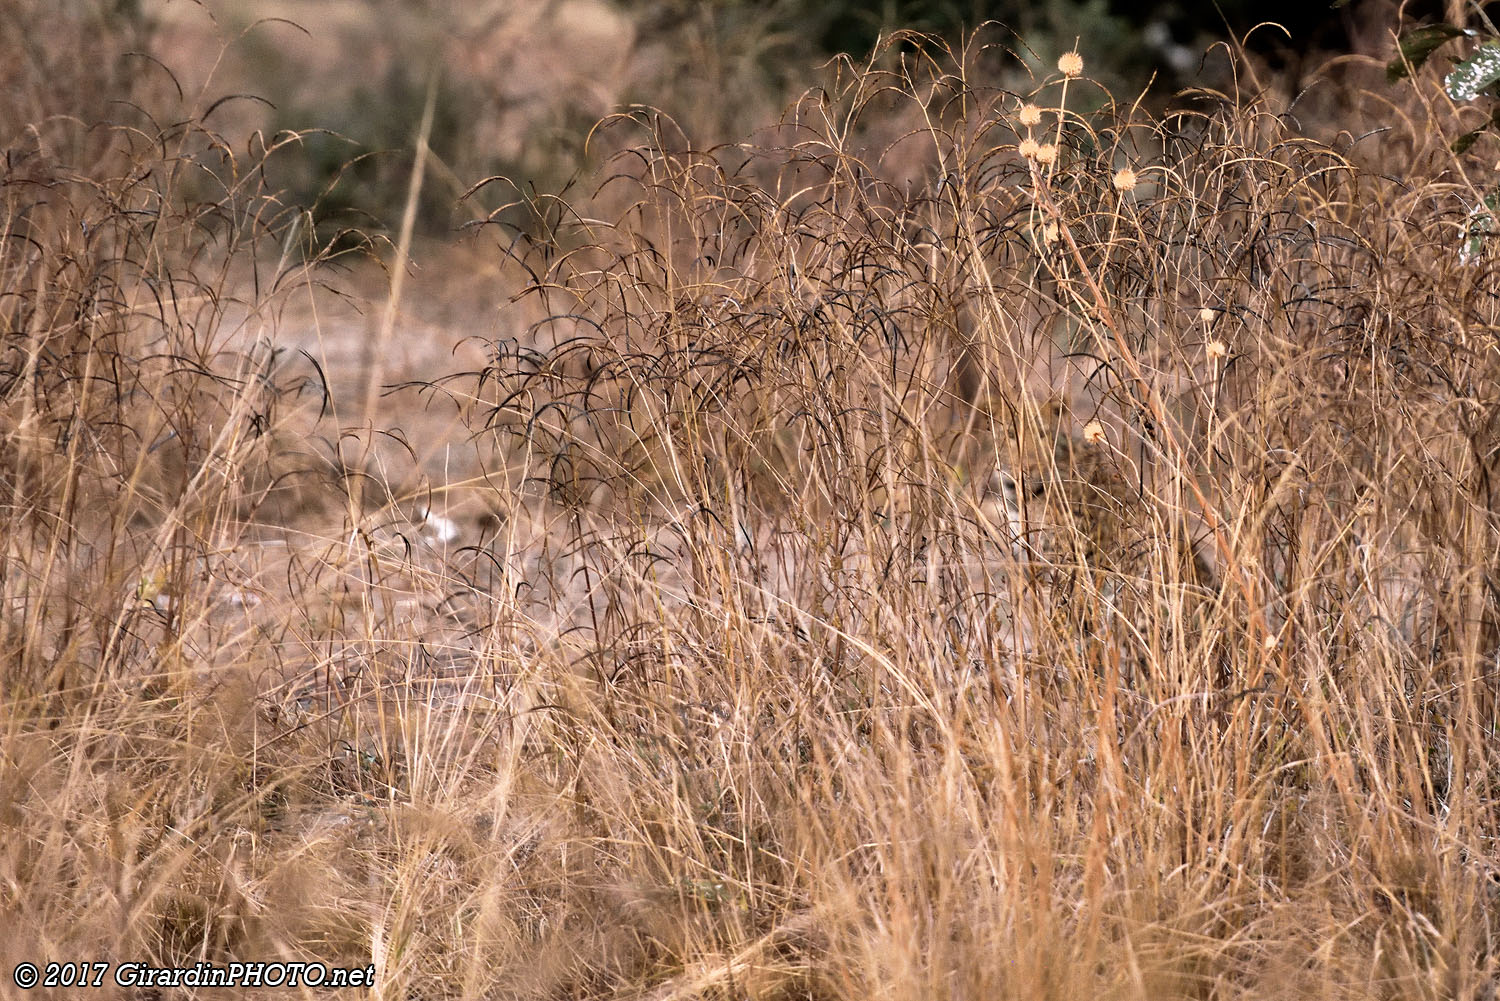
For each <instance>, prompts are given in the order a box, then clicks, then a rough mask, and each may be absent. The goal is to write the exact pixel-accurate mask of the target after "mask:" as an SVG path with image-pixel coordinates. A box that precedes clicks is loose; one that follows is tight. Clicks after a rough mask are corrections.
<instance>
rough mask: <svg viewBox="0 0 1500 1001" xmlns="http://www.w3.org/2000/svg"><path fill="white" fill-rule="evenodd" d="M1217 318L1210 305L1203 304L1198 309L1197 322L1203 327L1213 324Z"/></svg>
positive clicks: (1217, 315)
mask: <svg viewBox="0 0 1500 1001" xmlns="http://www.w3.org/2000/svg"><path fill="white" fill-rule="evenodd" d="M1218 318H1219V314H1218V313H1217V312H1215V310H1214V308H1213V307H1212V306H1204V307H1203V308H1202V309H1200V310H1198V322H1199V323H1201V324H1203V325H1204V326H1205V327H1211V326H1213V322H1214V321H1215V320H1217V319H1218Z"/></svg>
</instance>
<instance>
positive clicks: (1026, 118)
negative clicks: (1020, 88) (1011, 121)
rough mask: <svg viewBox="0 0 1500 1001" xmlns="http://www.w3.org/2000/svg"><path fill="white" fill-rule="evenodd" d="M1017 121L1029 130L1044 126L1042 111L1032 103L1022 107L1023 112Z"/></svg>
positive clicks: (1019, 114) (1018, 114) (1021, 111)
mask: <svg viewBox="0 0 1500 1001" xmlns="http://www.w3.org/2000/svg"><path fill="white" fill-rule="evenodd" d="M1016 120H1017V121H1018V122H1020V123H1021V124H1022V125H1024V126H1026V127H1027V128H1028V129H1029V128H1032V127H1033V126H1036V125H1040V124H1042V109H1041V108H1038V107H1037V106H1036V105H1034V104H1032V103H1030V102H1029V101H1028V102H1027V103H1026V104H1023V105H1021V110H1020V112H1019V113H1017V115H1016Z"/></svg>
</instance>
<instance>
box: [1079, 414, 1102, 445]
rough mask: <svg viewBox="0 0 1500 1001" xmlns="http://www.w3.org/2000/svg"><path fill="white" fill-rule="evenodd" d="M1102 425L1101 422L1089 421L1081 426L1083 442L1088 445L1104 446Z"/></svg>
mask: <svg viewBox="0 0 1500 1001" xmlns="http://www.w3.org/2000/svg"><path fill="white" fill-rule="evenodd" d="M1104 438H1105V435H1104V424H1103V422H1101V421H1097V420H1094V421H1089V422H1088V423H1087V424H1085V425H1084V426H1083V440H1084V441H1086V442H1088V443H1089V444H1090V445H1102V444H1104Z"/></svg>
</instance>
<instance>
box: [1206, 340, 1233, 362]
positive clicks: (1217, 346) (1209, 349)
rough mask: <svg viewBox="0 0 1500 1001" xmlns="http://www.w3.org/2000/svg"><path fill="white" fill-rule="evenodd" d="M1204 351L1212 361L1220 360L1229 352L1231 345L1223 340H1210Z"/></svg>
mask: <svg viewBox="0 0 1500 1001" xmlns="http://www.w3.org/2000/svg"><path fill="white" fill-rule="evenodd" d="M1203 353H1204V354H1206V355H1208V358H1209V360H1210V361H1218V360H1219V359H1220V358H1223V357H1224V356H1225V355H1227V354H1228V353H1229V345H1227V344H1225V343H1224V342H1223V341H1209V342H1208V343H1207V344H1206V345H1204V347H1203Z"/></svg>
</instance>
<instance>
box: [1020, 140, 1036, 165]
mask: <svg viewBox="0 0 1500 1001" xmlns="http://www.w3.org/2000/svg"><path fill="white" fill-rule="evenodd" d="M1019 150H1020V153H1021V155H1022V156H1024V157H1025V158H1026V159H1028V160H1032V159H1035V158H1036V155H1037V154H1038V153H1039V152H1041V147H1040V146H1038V145H1037V142H1036V140H1035V139H1022V140H1021V145H1020V147H1019Z"/></svg>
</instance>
